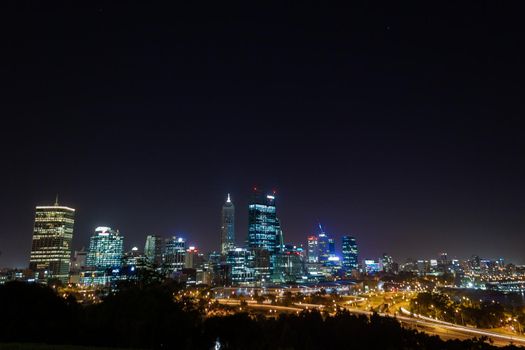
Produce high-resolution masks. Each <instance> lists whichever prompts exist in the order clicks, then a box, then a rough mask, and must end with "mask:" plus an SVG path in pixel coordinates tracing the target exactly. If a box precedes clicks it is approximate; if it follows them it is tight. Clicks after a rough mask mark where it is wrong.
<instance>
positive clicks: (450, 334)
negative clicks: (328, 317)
mask: <svg viewBox="0 0 525 350" xmlns="http://www.w3.org/2000/svg"><path fill="white" fill-rule="evenodd" d="M217 300H218V302H219V303H221V304H225V305H240V301H239V300H237V299H217ZM246 303H247V307H250V308H259V309H268V310H275V311H273V312H276V311H277V310H280V311H286V312H300V311H302V310H304V309H309V308H312V309H314V308H316V309H323V308H324V305H319V304H305V303H297V304H294V305H293V306H277V305H271V304H258V303H257V302H256V301H254V300H246ZM342 308H344V309H346V310H347V311H349V312H351V313H354V314H361V315H367V316H370V315H371V314H372V312H370V311H365V310H360V309H357V308H350V307H347V306H343V307H342ZM401 311H402V312H403V315H400V314H397V315H396V316H395V318H396V319H397V320H398V321H399V322H400V323H401V324H402V325H403V326H405V327H409V328H413V329H417V330H419V331H422V332H425V333H428V334H431V335H438V336H439V337H441V338H442V339H445V340H447V339H460V340H465V339H471V338H473V337H480V336H486V337H488V338H489V339H491V340H492V341H493V344H494V345H498V346H505V345H509V344H510V343H512V344H515V345H522V346H525V338H524V337H518V336H510V335H506V334H501V333H496V332H491V331H486V330H483V329H478V328H473V327H467V326H460V325H456V324H454V323H449V322H445V321H440V320H435V319H432V318H429V317H425V316H422V315H413V314H411V313H410V312H409V311H408V310H406V309H404V308H402V309H401ZM379 315H380V316H384V317H392V315H389V314H385V313H379Z"/></svg>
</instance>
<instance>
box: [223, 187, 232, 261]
mask: <svg viewBox="0 0 525 350" xmlns="http://www.w3.org/2000/svg"><path fill="white" fill-rule="evenodd" d="M232 249H235V206H234V205H233V202H232V201H231V198H230V194H229V193H228V198H227V199H226V203H224V205H223V206H222V225H221V253H222V254H224V255H226V254H227V253H228V251H230V250H232Z"/></svg>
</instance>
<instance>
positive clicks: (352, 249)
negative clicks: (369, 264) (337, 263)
mask: <svg viewBox="0 0 525 350" xmlns="http://www.w3.org/2000/svg"><path fill="white" fill-rule="evenodd" d="M358 265H359V263H358V259H357V243H356V241H355V238H354V237H351V236H343V269H344V270H346V271H347V272H350V271H352V270H357V268H358Z"/></svg>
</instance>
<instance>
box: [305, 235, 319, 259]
mask: <svg viewBox="0 0 525 350" xmlns="http://www.w3.org/2000/svg"><path fill="white" fill-rule="evenodd" d="M318 243H319V242H318V238H317V236H313V235H312V236H309V237H308V251H307V262H309V263H318V262H319V245H318Z"/></svg>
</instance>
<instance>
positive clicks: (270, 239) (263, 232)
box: [248, 189, 282, 254]
mask: <svg viewBox="0 0 525 350" xmlns="http://www.w3.org/2000/svg"><path fill="white" fill-rule="evenodd" d="M248 247H249V248H250V249H251V250H266V251H268V252H270V253H271V254H274V253H277V252H278V251H279V250H280V249H281V248H282V232H281V225H280V223H279V219H278V218H277V212H276V207H275V195H274V194H271V195H270V194H269V195H266V196H264V195H263V194H262V192H261V191H258V190H257V189H254V193H253V197H252V201H251V203H250V204H249V205H248Z"/></svg>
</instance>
